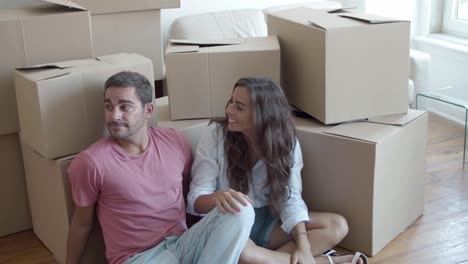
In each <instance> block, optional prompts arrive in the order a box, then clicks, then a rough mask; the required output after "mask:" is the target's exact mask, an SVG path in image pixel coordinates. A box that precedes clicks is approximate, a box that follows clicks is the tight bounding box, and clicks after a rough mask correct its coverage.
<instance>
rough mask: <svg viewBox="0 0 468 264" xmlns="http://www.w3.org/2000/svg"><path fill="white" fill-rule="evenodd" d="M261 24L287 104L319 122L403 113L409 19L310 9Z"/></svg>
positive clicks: (272, 16) (287, 12)
mask: <svg viewBox="0 0 468 264" xmlns="http://www.w3.org/2000/svg"><path fill="white" fill-rule="evenodd" d="M267 20H268V34H269V35H278V38H279V41H280V45H281V59H282V74H283V75H282V81H283V86H284V89H285V92H286V95H287V97H288V100H289V102H290V103H291V104H292V105H294V106H296V107H298V108H300V109H301V110H302V111H304V112H306V113H308V114H310V115H312V116H313V117H315V118H317V119H319V120H320V121H322V122H323V123H325V124H334V123H340V122H344V121H351V120H357V119H363V118H368V117H376V116H382V115H391V114H401V113H406V112H407V109H408V78H409V44H410V40H409V37H410V23H409V21H396V20H392V19H389V18H382V17H377V16H373V15H369V14H363V13H348V12H335V13H328V12H324V11H320V10H314V9H310V8H295V9H289V10H284V11H278V12H273V13H271V14H268V19H267ZM389 43H391V45H390V44H389Z"/></svg>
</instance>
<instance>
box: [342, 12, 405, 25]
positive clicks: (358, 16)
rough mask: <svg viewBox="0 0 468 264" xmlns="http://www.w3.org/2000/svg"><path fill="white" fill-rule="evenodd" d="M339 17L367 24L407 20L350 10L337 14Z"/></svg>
mask: <svg viewBox="0 0 468 264" xmlns="http://www.w3.org/2000/svg"><path fill="white" fill-rule="evenodd" d="M337 15H338V16H340V17H345V18H351V19H355V20H359V21H363V22H366V23H369V24H381V23H393V22H408V21H407V20H397V19H393V18H388V17H383V16H379V15H372V14H366V13H361V12H352V13H351V12H350V13H340V14H337Z"/></svg>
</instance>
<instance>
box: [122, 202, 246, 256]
mask: <svg viewBox="0 0 468 264" xmlns="http://www.w3.org/2000/svg"><path fill="white" fill-rule="evenodd" d="M240 208H241V211H240V212H237V213H236V214H235V215H231V214H226V215H224V214H222V213H221V212H220V211H219V210H218V208H214V209H213V210H211V212H210V213H208V214H207V215H206V216H204V217H203V218H202V219H201V220H200V221H199V222H198V223H196V224H195V225H193V226H192V227H191V228H190V229H189V230H187V231H186V232H185V233H183V234H182V235H180V236H172V237H167V238H166V239H165V240H164V241H163V242H161V243H159V244H158V245H157V246H155V247H153V248H150V249H148V250H146V251H143V252H141V253H138V254H136V255H134V256H133V257H131V258H129V259H128V260H127V262H126V264H149V263H164V264H166V263H167V264H179V263H180V264H195V263H200V264H210V263H213V264H218V263H222V264H230V263H232V264H237V262H238V261H239V256H240V254H241V252H242V250H243V249H244V247H245V245H246V243H247V240H248V239H249V234H250V230H251V228H252V225H253V222H254V220H255V213H254V210H253V208H252V205H250V204H249V205H248V206H243V205H240Z"/></svg>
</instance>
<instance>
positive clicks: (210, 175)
mask: <svg viewBox="0 0 468 264" xmlns="http://www.w3.org/2000/svg"><path fill="white" fill-rule="evenodd" d="M220 133H221V129H220V128H219V126H218V125H217V124H211V125H210V126H209V127H208V129H207V132H206V133H205V134H204V135H203V136H202V137H201V139H200V141H199V143H198V146H197V149H196V152H195V159H194V162H193V165H192V181H191V183H190V191H189V193H188V197H187V201H188V206H187V212H188V213H190V214H193V215H203V214H199V213H197V212H195V201H196V200H197V198H198V197H200V196H201V195H205V194H211V193H214V192H215V191H216V187H217V180H218V177H219V175H220V173H221V172H220V166H219V162H220V161H219V160H218V159H219V158H218V147H219V144H223V142H222V136H220V135H219V134H220Z"/></svg>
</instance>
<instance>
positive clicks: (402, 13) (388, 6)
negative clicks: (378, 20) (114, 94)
mask: <svg viewBox="0 0 468 264" xmlns="http://www.w3.org/2000/svg"><path fill="white" fill-rule="evenodd" d="M424 1H425V0H424ZM365 6H366V8H365V9H366V12H367V13H371V14H376V15H381V16H387V17H392V18H397V19H401V20H409V21H411V32H412V34H413V32H414V31H415V25H416V23H415V17H416V0H366V4H365Z"/></svg>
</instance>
